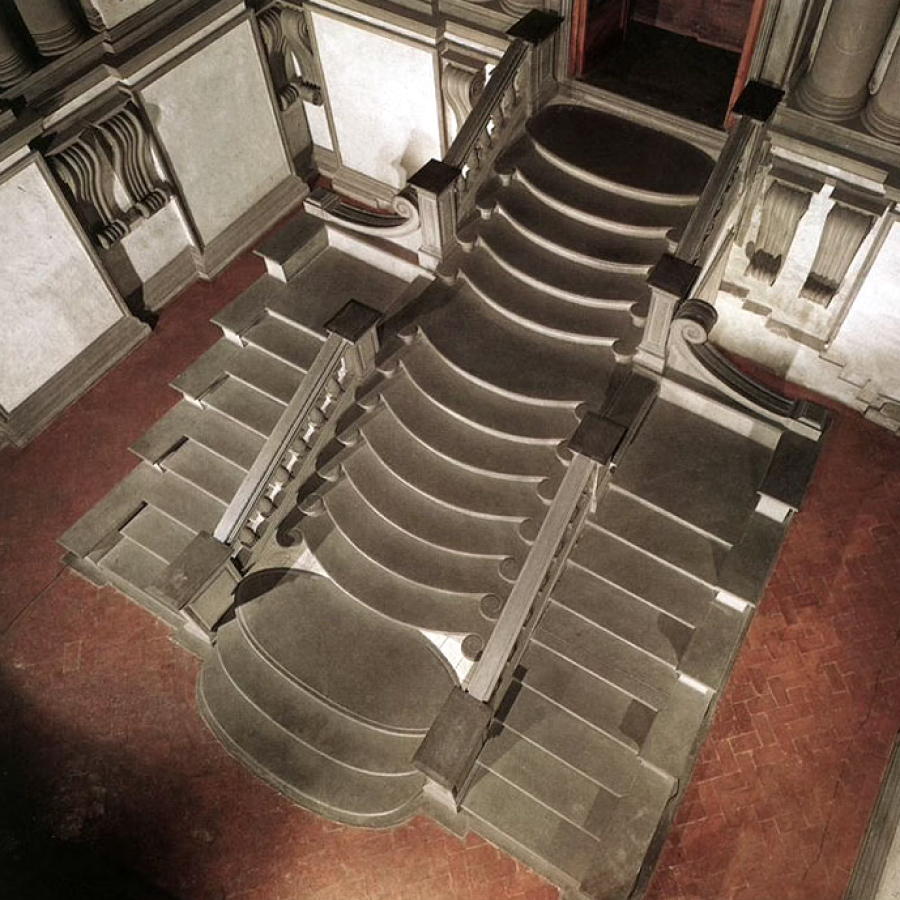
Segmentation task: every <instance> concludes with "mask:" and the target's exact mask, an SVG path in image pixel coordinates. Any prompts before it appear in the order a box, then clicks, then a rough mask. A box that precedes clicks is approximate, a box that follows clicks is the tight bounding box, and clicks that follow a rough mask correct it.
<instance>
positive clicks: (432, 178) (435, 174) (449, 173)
mask: <svg viewBox="0 0 900 900" xmlns="http://www.w3.org/2000/svg"><path fill="white" fill-rule="evenodd" d="M461 174H462V170H461V169H457V168H456V166H451V165H448V164H447V163H445V162H441V161H440V160H439V159H429V160H428V162H427V163H425V165H424V166H422V168H421V169H419V171H418V172H416V174H415V175H413V177H412V178H410V179H409V183H410V184H411V185H412V186H413V187H414V188H421V189H422V190H423V191H428V192H429V193H431V194H440V193H441V191H444V190H446V189H447V188H448V187H450V185H451V184H453V182H454V181H456V179H457V178H459V176H460V175H461Z"/></svg>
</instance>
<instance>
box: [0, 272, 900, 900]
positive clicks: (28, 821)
mask: <svg viewBox="0 0 900 900" xmlns="http://www.w3.org/2000/svg"><path fill="white" fill-rule="evenodd" d="M261 272H262V266H261V264H260V263H259V262H258V261H257V260H255V259H254V258H253V257H250V256H247V257H244V258H242V259H241V260H239V261H238V262H237V263H235V264H234V265H233V266H232V267H231V268H230V269H229V270H228V271H227V272H226V273H225V274H224V275H223V276H221V277H220V278H219V279H218V280H217V281H216V282H215V283H213V284H202V285H197V286H195V287H193V288H191V289H190V290H189V291H187V292H186V293H185V294H184V295H183V296H182V297H181V298H180V299H179V300H178V301H177V302H176V303H174V304H172V305H171V306H170V307H169V308H168V309H167V310H166V311H165V312H164V314H163V316H162V318H161V320H160V324H159V326H158V329H157V331H156V333H155V334H154V335H153V336H152V337H151V338H150V339H149V340H148V341H147V342H146V343H144V344H143V345H142V346H141V347H140V348H138V350H136V351H135V352H134V353H133V354H132V355H131V356H130V357H129V358H128V360H126V361H125V362H124V363H123V364H121V365H120V366H119V367H118V368H117V369H116V370H115V371H114V372H113V373H111V374H110V375H109V376H107V377H106V378H105V379H103V380H102V381H101V382H100V383H99V384H98V385H97V386H96V387H95V388H94V389H93V390H92V391H90V392H89V393H88V394H87V395H86V396H85V397H84V398H83V399H82V400H80V401H79V402H78V403H77V404H76V405H75V406H74V407H72V408H71V409H70V410H69V411H68V412H66V413H65V414H64V415H63V416H62V417H60V418H59V419H58V420H57V421H56V422H55V423H54V424H53V425H52V426H51V427H50V428H49V429H47V430H46V431H45V432H44V433H43V434H42V435H40V436H39V437H38V438H37V439H36V440H35V441H33V442H32V444H31V445H30V446H29V447H27V448H26V449H24V450H14V449H10V448H7V449H6V450H4V451H2V452H0V504H2V505H0V896H2V897H4V898H5V897H6V896H10V900H25V898H27V900H32V897H35V898H37V897H40V898H41V900H43V897H44V896H48V897H49V896H61V895H62V893H61V892H59V891H57V892H56V893H55V894H53V893H50V894H46V893H45V894H39V893H36V892H35V893H26V892H24V891H19V892H15V893H9V891H8V890H7V891H6V892H4V888H3V871H4V870H3V865H2V864H3V863H4V861H7V862H8V861H9V860H10V859H13V860H15V859H19V860H20V861H21V860H22V859H26V858H27V859H32V858H31V857H28V856H27V854H26V853H25V851H24V850H23V848H24V847H25V846H26V845H27V844H28V841H37V842H40V843H39V844H38V845H39V846H40V847H46V846H50V845H52V846H53V847H55V848H56V849H57V850H59V849H60V848H62V849H65V850H67V851H71V852H75V851H78V850H81V849H84V850H90V851H93V852H95V853H96V854H99V855H101V856H102V857H105V858H106V859H108V860H113V861H116V862H117V863H119V864H121V865H124V866H127V867H128V868H130V869H132V870H134V871H136V872H138V873H140V874H142V875H143V876H145V877H146V878H147V879H149V880H150V881H151V882H153V883H154V884H156V885H158V886H159V887H160V888H162V889H163V890H165V891H167V892H169V893H170V894H171V895H172V896H173V897H176V898H178V900H331V898H334V900H380V898H384V900H482V898H483V900H513V898H515V900H551V898H555V897H556V891H555V889H553V888H551V887H550V886H548V885H547V884H546V883H545V882H543V881H542V880H541V879H540V878H538V877H537V876H535V875H534V874H532V873H531V872H529V871H528V870H527V869H525V868H524V867H522V866H520V865H518V864H517V863H515V862H514V861H513V860H511V859H510V858H509V857H507V856H505V855H504V854H502V853H500V852H499V851H497V850H495V849H493V848H492V847H491V846H489V845H488V844H486V843H485V842H484V841H482V840H480V839H479V838H476V837H469V838H468V839H466V840H459V839H457V838H456V837H453V836H451V835H449V834H448V833H446V832H445V831H443V830H442V829H441V828H439V827H438V826H437V825H435V824H433V823H431V822H430V821H429V820H427V819H425V818H417V819H415V820H413V821H412V822H410V823H409V824H407V825H404V826H402V827H399V828H396V829H393V830H389V831H383V832H366V831H362V830H356V829H351V828H345V827H341V826H336V825H332V824H329V823H327V822H325V821H323V820H321V819H318V818H316V817H315V816H313V815H311V814H309V813H307V812H305V811H303V810H300V809H297V808H295V807H293V806H291V805H290V804H289V803H288V802H286V801H285V800H282V799H281V798H280V797H279V796H278V795H276V794H275V793H273V792H272V791H271V790H270V789H269V788H267V787H266V786H264V785H262V784H261V783H259V782H258V781H256V780H255V779H254V778H253V777H252V776H251V775H249V774H248V773H247V772H246V771H245V770H244V769H243V768H241V767H240V766H239V765H238V764H236V763H235V762H233V761H232V760H231V759H230V758H229V757H228V756H227V755H226V754H225V753H224V751H223V750H221V749H220V747H219V745H218V744H217V743H216V742H215V741H214V740H213V739H212V738H211V736H210V735H209V734H208V733H207V732H206V730H205V728H204V726H203V725H202V723H201V721H200V719H199V717H198V715H197V712H196V709H195V704H194V685H195V680H196V677H197V672H198V668H199V665H198V662H197V660H196V659H194V658H193V657H192V656H190V655H189V654H187V653H186V652H185V651H183V650H182V649H180V648H179V647H178V646H176V645H174V644H173V643H172V642H171V641H170V640H169V638H168V636H167V632H166V629H165V628H163V627H162V626H160V625H158V624H157V623H156V622H155V621H154V620H153V619H152V618H151V617H150V616H149V615H148V614H146V613H144V612H143V611H142V610H141V609H139V608H137V607H136V606H134V605H132V604H131V603H129V602H128V601H126V600H125V599H124V598H122V597H121V596H120V595H118V594H117V593H116V592H115V591H113V590H112V589H110V588H97V587H94V586H93V585H91V584H89V583H87V582H86V581H84V580H82V579H81V578H79V577H78V576H77V575H75V574H73V573H71V572H70V571H68V570H65V569H63V568H62V566H61V565H60V548H59V547H58V546H57V545H56V543H55V540H56V538H57V537H58V536H59V535H60V534H61V533H62V532H63V531H64V530H65V529H66V528H67V527H68V526H69V525H70V524H71V523H72V522H74V521H75V520H76V519H77V518H78V517H79V516H80V515H81V514H82V513H83V512H84V511H86V510H87V509H88V508H89V507H90V506H92V505H93V504H94V503H95V502H96V501H97V500H99V499H100V498H101V497H102V496H103V495H104V494H105V493H106V492H107V491H108V490H109V489H110V488H111V487H112V486H113V485H114V484H115V483H116V482H117V481H118V480H119V479H120V478H121V477H122V476H123V475H124V474H125V473H126V472H127V471H128V470H129V469H130V468H131V467H132V466H133V464H134V461H133V458H132V457H131V455H130V454H129V453H128V452H127V449H126V448H127V447H128V445H129V443H131V442H132V441H133V440H134V439H135V438H136V437H138V435H140V434H141V433H142V432H143V431H144V430H145V429H146V428H147V427H148V426H149V425H150V424H151V423H152V422H153V421H154V420H155V419H156V418H157V417H158V416H159V415H160V414H161V413H162V412H164V411H165V409H167V408H168V407H169V406H171V405H172V404H173V403H174V402H175V400H176V395H175V393H174V392H173V391H171V390H169V389H168V388H167V387H166V385H167V382H168V381H169V380H170V379H171V378H172V377H173V376H175V375H176V374H177V373H178V372H180V371H181V370H182V369H183V368H184V367H185V366H186V365H187V363H188V362H189V361H190V360H191V359H193V358H195V357H196V356H197V355H199V353H201V352H202V351H203V349H204V348H205V347H207V346H209V345H210V344H211V343H212V342H213V341H214V340H216V337H217V332H216V330H215V329H214V328H213V327H212V326H211V325H209V324H208V319H209V317H210V316H211V315H213V314H214V313H215V311H216V310H217V309H219V308H220V307H221V306H223V305H224V304H225V303H227V302H228V301H229V300H230V299H231V298H232V297H234V296H235V295H236V294H237V293H238V292H239V291H240V290H242V289H243V288H244V287H245V286H246V285H248V284H249V283H251V282H252V281H253V280H254V279H255V278H256V277H257V276H258V275H259V274H260V273H261ZM898 450H900V443H898V441H897V440H896V439H895V438H893V437H891V436H889V435H888V434H887V433H886V432H884V431H882V430H880V429H878V428H876V427H874V426H870V425H869V424H867V423H865V422H863V421H862V420H861V419H860V418H859V417H858V416H856V415H852V414H849V413H841V414H840V415H838V417H837V420H836V422H835V426H834V428H833V431H832V435H831V439H830V441H829V444H828V447H827V449H826V452H825V454H824V457H823V459H822V462H821V465H820V469H819V473H818V475H817V477H816V480H815V482H814V484H813V487H812V489H811V492H810V495H809V498H808V501H807V504H806V506H805V508H804V510H803V511H802V512H801V513H800V515H799V516H798V517H797V519H796V521H795V524H794V528H793V530H792V532H791V535H790V538H789V540H788V543H787V545H786V547H785V549H784V552H783V554H782V558H781V561H780V562H779V565H778V568H777V570H776V572H775V575H774V577H773V579H772V583H771V588H770V590H769V592H768V594H767V596H766V598H765V600H764V601H763V604H762V608H761V610H760V613H759V615H758V616H757V618H756V621H755V622H754V624H753V626H752V628H751V631H750V635H749V638H748V641H747V644H746V647H745V649H744V652H743V654H742V656H741V658H740V660H739V661H738V664H737V668H736V670H735V673H734V678H733V680H732V682H731V685H730V687H729V689H728V691H727V692H726V694H725V696H724V697H723V700H722V703H721V705H720V709H719V712H718V716H717V718H716V721H715V723H714V726H713V730H712V735H711V738H710V740H709V741H708V743H707V745H706V748H705V750H704V752H703V755H702V759H701V760H700V762H699V764H698V767H697V771H696V775H695V778H694V780H693V782H692V784H691V785H690V787H689V789H688V791H687V794H686V797H685V801H684V803H683V805H682V807H681V811H680V813H679V815H678V817H677V819H676V824H675V827H674V829H673V831H672V833H671V836H670V838H669V840H668V842H667V844H666V846H665V849H664V852H663V855H662V858H661V862H660V867H659V870H658V873H657V876H656V878H655V880H654V881H653V883H652V884H651V888H650V892H649V896H650V897H652V898H654V900H674V898H702V900H719V898H752V900H769V898H771V900H781V898H797V900H838V898H840V897H841V895H842V892H843V890H844V887H845V885H846V883H847V880H848V875H849V872H850V870H851V867H852V865H853V861H854V859H855V855H856V851H857V847H858V844H859V841H860V840H861V837H862V834H863V832H864V829H865V826H866V823H867V820H868V817H869V814H870V810H871V807H872V805H873V803H874V799H875V796H876V794H877V790H878V784H879V780H880V777H881V773H882V771H883V769H884V767H885V765H886V762H887V759H888V754H889V751H890V746H891V741H892V736H893V735H894V734H895V733H896V731H897V728H898V725H900V689H898V688H900V643H898V640H897V632H898V625H900V589H898V584H900V557H898V552H897V548H898V546H900V541H898V535H897V531H898V527H900V453H898ZM28 846H30V845H28ZM35 859H37V860H38V861H39V862H38V864H40V865H44V866H47V865H49V863H47V862H46V860H48V859H50V857H49V856H48V855H47V854H46V853H45V854H44V855H38V856H37V857H35ZM32 861H33V860H32ZM9 883H11V882H7V884H9ZM66 887H67V890H66V891H65V895H66V896H68V897H69V898H71V897H73V896H81V895H80V894H77V892H75V891H74V882H70V883H69V884H68V885H67V886H66ZM85 896H91V897H92V900H94V898H97V897H99V894H98V893H97V892H96V891H93V892H91V891H88V893H87V894H85ZM104 896H106V895H104ZM109 896H113V895H112V894H110V895H109ZM116 896H117V897H121V896H122V895H121V894H118V895H116Z"/></svg>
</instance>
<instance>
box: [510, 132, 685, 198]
mask: <svg viewBox="0 0 900 900" xmlns="http://www.w3.org/2000/svg"><path fill="white" fill-rule="evenodd" d="M528 137H529V138H530V140H531V145H532V146H533V147H534V149H535V151H536V152H537V153H538V154H539V155H540V156H542V157H543V158H544V159H545V160H546V161H547V162H549V163H551V164H552V165H554V166H555V167H556V168H557V169H560V170H561V171H563V172H565V173H566V174H567V175H571V176H572V177H573V178H577V179H578V180H579V181H583V182H586V183H587V184H591V185H594V186H595V187H599V188H602V189H603V190H605V191H608V192H609V193H611V194H619V195H620V196H623V197H629V198H630V199H632V200H643V201H644V202H645V203H655V204H658V205H659V206H675V207H685V206H694V205H696V203H697V201H698V200H699V199H700V195H699V194H664V193H662V192H659V191H649V190H646V189H643V188H636V187H631V186H629V185H624V184H619V183H618V182H616V181H612V180H610V179H608V178H604V177H603V176H601V175H596V174H594V173H593V172H588V171H587V170H586V169H582V168H581V167H580V166H577V165H575V164H574V163H570V162H569V161H568V160H565V159H563V158H562V157H561V156H560V155H559V154H557V153H554V152H553V151H552V150H550V149H549V148H548V147H546V146H544V144H542V143H541V142H540V140H539V139H538V138H536V137H535V136H534V135H533V134H532V133H531V131H530V129H529V130H528Z"/></svg>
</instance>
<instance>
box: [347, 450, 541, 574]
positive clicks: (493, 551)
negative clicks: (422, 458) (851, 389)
mask: <svg viewBox="0 0 900 900" xmlns="http://www.w3.org/2000/svg"><path fill="white" fill-rule="evenodd" d="M341 467H342V469H343V472H344V476H345V477H346V478H348V479H349V481H350V483H351V484H352V485H353V487H354V488H355V489H356V492H357V493H358V494H359V495H360V496H361V497H362V498H363V499H364V500H365V502H366V503H367V504H368V505H369V506H371V507H372V508H373V509H374V510H376V511H377V512H378V514H379V515H380V516H382V517H384V518H385V519H387V520H389V521H390V522H392V523H393V524H395V525H396V526H397V527H398V528H400V529H402V530H403V531H405V532H406V533H407V534H410V535H412V536H413V537H416V538H418V539H419V540H422V541H427V542H428V543H429V544H432V545H433V546H435V547H440V548H442V549H444V550H449V551H451V552H454V553H461V554H463V555H466V556H485V557H493V558H495V559H502V558H505V557H507V556H512V557H516V558H517V559H524V557H525V556H526V555H527V554H528V549H529V545H528V544H526V543H525V542H524V541H523V540H522V538H521V537H519V534H518V529H517V527H516V526H515V525H513V523H511V522H504V521H501V520H497V519H485V518H482V517H480V516H473V515H470V514H467V513H464V512H462V511H461V510H456V509H450V508H448V507H441V506H435V504H434V503H433V502H431V501H430V500H429V499H428V498H427V497H426V496H425V495H424V494H422V493H420V492H419V491H417V490H415V489H414V488H412V487H410V486H409V485H407V484H406V483H405V482H403V481H402V480H401V479H400V478H398V477H397V476H396V475H394V474H393V472H391V470H390V469H389V468H388V467H387V466H386V465H385V464H384V463H383V462H382V461H381V460H380V459H379V458H378V457H377V456H376V455H375V454H374V453H373V452H372V451H371V450H370V449H369V447H368V446H367V445H364V446H363V447H361V448H360V449H358V450H357V451H356V452H355V453H353V454H351V455H350V456H349V457H347V459H346V460H345V461H344V462H343V463H342V466H341Z"/></svg>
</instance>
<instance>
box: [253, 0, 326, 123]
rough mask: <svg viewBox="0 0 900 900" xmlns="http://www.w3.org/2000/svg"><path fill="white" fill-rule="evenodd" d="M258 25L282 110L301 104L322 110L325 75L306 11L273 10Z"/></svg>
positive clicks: (295, 9) (267, 10) (291, 8)
mask: <svg viewBox="0 0 900 900" xmlns="http://www.w3.org/2000/svg"><path fill="white" fill-rule="evenodd" d="M258 21H259V29H260V33H261V35H262V40H263V45H264V46H265V48H266V55H267V56H268V58H269V69H270V71H271V73H272V81H273V82H274V86H275V93H276V95H277V97H278V105H279V107H280V108H281V109H282V111H284V110H286V109H289V108H290V107H291V106H293V105H294V104H295V103H296V102H297V101H298V100H303V101H304V102H306V103H312V104H313V105H315V106H321V105H322V103H323V102H324V100H323V97H322V74H321V71H320V69H319V64H318V62H317V60H316V58H315V54H314V53H313V46H312V40H311V38H310V35H309V26H308V25H307V22H306V16H305V15H304V14H303V10H302V9H301V8H299V7H296V6H278V5H276V6H270V7H268V8H267V9H265V10H263V11H262V12H261V13H260V14H259V17H258ZM295 64H296V67H298V68H299V70H300V75H299V77H298V76H297V74H296V70H295Z"/></svg>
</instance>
